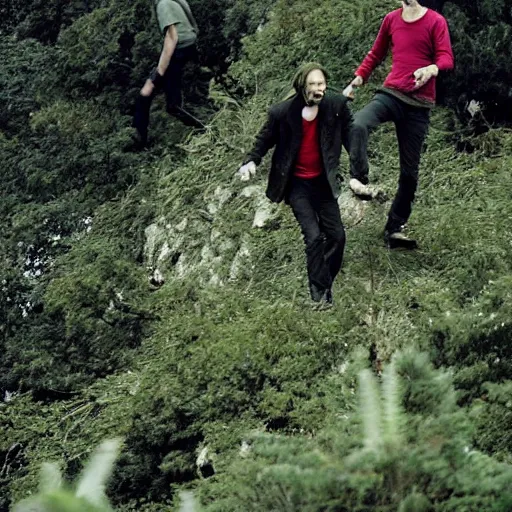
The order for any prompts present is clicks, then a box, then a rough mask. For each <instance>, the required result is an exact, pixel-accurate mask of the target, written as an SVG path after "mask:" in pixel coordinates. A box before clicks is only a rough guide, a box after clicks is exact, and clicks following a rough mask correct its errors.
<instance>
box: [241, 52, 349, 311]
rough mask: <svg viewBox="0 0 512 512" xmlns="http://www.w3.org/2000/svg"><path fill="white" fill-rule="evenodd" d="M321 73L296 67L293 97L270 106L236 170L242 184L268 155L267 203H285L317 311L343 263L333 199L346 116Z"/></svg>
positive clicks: (313, 65) (315, 67)
mask: <svg viewBox="0 0 512 512" xmlns="http://www.w3.org/2000/svg"><path fill="white" fill-rule="evenodd" d="M327 78H328V77H327V71H326V70H325V69H324V68H323V67H322V66H321V65H320V64H318V63H317V62H308V63H306V64H304V65H302V66H301V67H300V68H299V69H298V71H297V74H296V75H295V78H294V80H293V89H294V90H293V93H292V94H291V95H289V97H288V98H287V99H285V100H284V101H281V102H280V103H277V104H275V105H273V106H272V107H271V108H270V110H269V113H268V117H267V121H266V123H265V124H264V125H263V127H262V128H261V130H260V131H259V133H258V135H257V136H256V142H255V144H254V147H253V148H252V150H251V151H250V152H249V154H248V155H247V157H246V159H245V163H244V164H243V165H242V166H241V167H240V169H238V175H239V177H240V179H241V180H243V181H247V180H249V179H250V177H251V176H252V175H254V174H255V172H256V166H257V165H259V164H260V163H261V161H262V159H263V157H264V156H265V155H266V154H267V153H268V152H269V151H270V150H271V149H272V148H275V149H274V152H273V154H272V164H271V166H270V172H269V175H268V182H267V191H266V193H267V197H268V198H269V199H270V200H271V201H273V202H275V203H279V202H281V201H283V200H284V201H285V202H286V203H288V204H289V205H290V206H291V208H292V210H293V213H294V215H295V218H296V219H297V221H298V223H299V225H300V228H301V231H302V235H303V237H304V243H305V246H306V261H307V270H308V278H309V279H308V280H309V291H310V293H311V298H312V299H313V301H315V302H317V303H319V304H320V305H321V306H324V305H331V304H332V302H333V297H332V285H333V282H334V279H335V277H336V275H337V274H338V272H339V271H340V268H341V264H342V261H343V251H344V248H345V229H344V227H343V223H342V221H341V216H340V210H339V207H338V202H337V200H336V198H337V197H338V194H339V191H340V187H339V181H340V179H339V163H340V157H341V151H342V146H344V147H345V148H346V149H347V150H348V146H349V137H350V126H351V124H352V114H351V112H350V109H349V108H348V106H347V103H348V101H347V98H346V97H345V96H343V95H342V94H336V93H331V92H327V90H326V89H327Z"/></svg>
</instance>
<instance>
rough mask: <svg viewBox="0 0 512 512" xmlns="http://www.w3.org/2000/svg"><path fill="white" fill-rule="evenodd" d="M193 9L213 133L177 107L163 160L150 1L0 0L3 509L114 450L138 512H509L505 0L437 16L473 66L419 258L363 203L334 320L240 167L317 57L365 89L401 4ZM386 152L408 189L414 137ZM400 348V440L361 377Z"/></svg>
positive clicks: (437, 119) (445, 133) (393, 414)
mask: <svg viewBox="0 0 512 512" xmlns="http://www.w3.org/2000/svg"><path fill="white" fill-rule="evenodd" d="M190 3H191V5H192V8H193V10H194V12H195V13H196V14H197V18H198V21H199V23H200V26H201V27H200V28H201V30H202V32H201V48H200V50H201V66H202V68H201V69H200V70H198V69H197V68H196V69H195V70H190V73H191V75H190V80H191V79H192V76H194V80H195V81H194V86H193V87H191V88H190V89H189V90H188V96H187V99H188V101H189V103H190V104H191V105H192V108H193V109H195V110H196V111H197V112H199V113H200V114H201V115H204V116H205V117H206V116H209V127H208V130H207V131H206V132H205V133H203V134H197V133H193V132H190V131H189V129H187V128H185V127H183V126H182V125H180V124H179V123H178V122H176V121H173V120H172V119H171V118H169V117H168V116H166V114H165V113H164V112H163V109H162V108H161V104H159V102H158V101H157V102H156V105H155V108H154V110H153V112H152V130H153V133H154V142H153V146H152V148H151V149H150V150H149V151H147V152H144V153H140V154H138V153H132V152H130V151H128V150H127V149H128V146H129V142H130V134H131V128H130V116H131V109H132V107H133V101H134V98H135V96H136V94H137V91H138V87H140V85H141V83H142V80H143V79H144V76H145V74H146V73H147V72H148V70H149V69H150V67H151V65H152V64H153V63H154V62H155V59H156V58H157V55H158V51H159V47H160V41H159V37H160V36H159V34H158V31H157V30H156V28H155V26H154V20H153V19H152V16H153V14H152V6H151V4H150V3H149V2H146V1H145V0H137V1H136V2H128V3H127V2H126V1H125V0H104V1H103V0H102V1H96V0H94V1H88V2H72V3H69V2H65V3H63V2H61V1H54V2H46V3H45V5H44V6H43V5H42V4H40V3H39V2H23V3H19V2H18V3H16V2H15V3H10V4H9V6H8V7H0V14H2V16H0V19H1V21H0V23H1V25H0V51H1V53H2V56H4V66H3V67H2V69H1V70H0V158H1V161H2V162H3V164H4V166H3V170H4V173H3V180H2V182H1V183H0V194H1V196H0V197H1V199H0V283H1V286H0V391H1V396H2V399H3V401H2V402H0V411H1V415H0V432H2V436H0V484H2V485H1V487H0V489H1V491H0V511H2V512H3V511H7V510H9V507H10V506H11V505H12V504H13V503H15V502H18V501H19V500H21V499H22V498H24V497H26V496H27V494H28V493H29V492H33V491H34V490H35V489H36V487H37V482H38V471H39V466H40V464H41V462H43V461H60V463H61V467H62V470H63V473H64V475H65V477H66V478H68V479H74V478H75V477H76V476H77V475H78V474H79V473H80V470H81V468H82V466H83V464H84V461H85V460H86V459H87V455H88V454H89V453H90V450H91V449H92V448H93V447H94V446H97V445H98V444H99V443H100V442H101V441H102V440H103V439H105V438H112V437H116V436H122V437H123V438H124V439H125V445H124V447H123V451H122V453H121V456H120V460H119V464H118V465H117V469H116V471H115V474H114V476H113V479H112V484H111V487H110V489H109V493H110V496H112V498H113V501H114V503H115V506H116V508H117V509H118V510H125V511H129V510H141V511H146V512H150V511H155V512H156V511H159V512H162V511H165V510H176V507H178V506H179V505H178V502H179V501H180V500H179V499H178V497H177V496H178V493H177V491H178V490H180V489H182V488H185V487H193V488H194V489H195V493H196V496H197V497H198V498H199V499H200V501H201V505H202V507H203V508H204V509H206V510H219V511H221V510H222V511H223V512H224V511H229V510H276V509H279V510H311V511H319V510H333V511H334V510H361V511H377V510H382V511H387V510H390V511H391V510H393V511H394V510H401V511H402V512H405V511H408V510H414V511H420V510H425V511H427V510H435V511H443V512H444V511H449V510H450V511H451V510H453V511H455V510H456V511H457V512H459V511H468V512H469V511H471V512H473V511H475V512H476V511H479V512H480V511H482V510H485V511H487V510H489V511H491V510H495V511H500V512H501V511H506V510H510V508H511V507H512V504H511V499H512V498H511V497H510V490H509V489H510V481H511V469H510V464H511V463H512V422H511V421H510V420H511V414H510V388H511V375H512V368H511V365H512V354H511V348H510V338H511V323H510V318H511V317H512V296H511V292H510V289H511V279H510V274H511V270H512V269H511V265H512V264H511V262H512V258H511V256H512V255H511V252H512V246H511V245H510V240H511V239H512V228H511V226H510V219H511V218H512V203H511V201H510V193H509V187H508V183H509V182H510V167H511V164H512V157H510V156H509V155H511V154H512V152H511V149H512V136H511V134H510V133H509V130H508V123H510V120H511V119H512V115H509V113H510V112H509V111H508V110H507V108H508V107H507V105H508V103H507V101H508V100H507V99H506V98H507V97H508V96H507V95H508V90H507V89H506V87H508V86H506V84H507V83H508V82H509V80H508V78H509V67H510V64H509V63H508V61H506V59H505V58H504V57H503V55H508V54H509V53H510V52H509V51H508V53H507V48H509V46H510V42H511V41H512V39H511V36H510V30H509V29H510V25H511V20H510V16H509V12H508V10H507V9H508V8H507V4H506V2H504V1H502V2H489V1H483V0H479V1H477V2H462V1H459V2H454V3H451V2H446V3H445V4H444V5H438V6H437V7H439V8H441V7H442V8H443V12H444V14H445V15H446V16H447V18H448V20H449V22H450V28H451V31H452V36H453V40H454V48H455V53H456V58H457V69H456V71H455V72H454V73H452V74H451V75H447V76H445V77H443V84H442V86H441V87H442V91H441V92H442V96H443V97H444V103H445V104H446V107H444V108H440V109H438V110H436V112H435V113H434V115H433V120H432V123H431V131H430V134H429V138H428V143H427V149H426V152H425V154H424V155H423V159H422V169H421V173H420V176H421V183H420V193H419V195H418V199H417V204H416V206H415V210H414V214H413V217H412V218H411V223H410V226H409V229H411V230H412V231H413V232H414V234H415V236H416V237H417V238H418V239H419V240H420V242H421V246H420V249H419V250H418V251H416V252H413V253H395V252H391V253H390V252H388V251H387V250H386V249H385V248H384V246H383V245H380V240H381V234H382V230H383V225H384V221H385V213H386V211H387V205H385V204H384V205H380V204H377V203H372V204H362V203H358V202H356V201H355V200H353V199H352V198H351V197H350V196H349V195H348V193H344V194H343V195H342V198H341V206H342V215H343V219H344V221H345V224H346V225H347V235H348V243H347V253H346V261H345V266H344V273H343V274H342V275H340V277H339V279H338V281H337V283H336V288H335V290H334V291H335V299H336V306H335V308H334V310H332V311H330V312H322V313H319V312H315V311H312V310H311V309H310V307H309V306H308V303H307V297H306V285H305V284H306V283H305V281H306V277H305V271H304V261H303V248H302V241H301V240H300V234H299V232H298V229H297V226H296V223H295V221H294V219H293V218H292V215H291V213H290V211H289V209H288V208H287V207H286V206H284V205H280V206H278V207H272V208H270V210H269V211H268V212H267V213H268V214H269V215H270V217H269V218H268V219H267V221H266V222H265V225H264V227H263V228H251V225H252V223H253V219H254V216H255V212H257V211H258V212H259V211H260V209H261V208H266V207H267V206H268V203H267V202H266V200H265V199H264V198H262V191H261V187H262V185H263V184H264V182H265V169H266V167H265V164H263V165H262V166H261V167H260V168H259V170H258V176H257V178H256V180H255V182H254V183H251V184H250V186H249V187H245V188H244V187H243V185H242V184H241V183H240V182H238V181H237V180H236V179H235V178H234V171H235V169H236V168H237V166H238V165H239V163H241V161H242V160H243V156H244V154H245V151H246V150H247V149H248V148H249V146H250V145H251V143H252V141H253V138H254V135H255V133H256V132H257V130H258V128H259V126H260V125H261V122H262V121H263V119H264V117H265V114H266V108H267V107H268V105H269V104H270V103H272V102H275V101H276V100H277V99H279V98H281V97H282V96H283V95H284V94H285V93H286V92H287V91H288V89H289V82H290V78H291V76H292V74H293V71H294V68H295V67H296V65H297V64H298V63H301V62H303V61H305V60H311V59H314V60H319V61H321V62H322V63H323V64H324V65H325V66H326V67H327V68H328V69H329V70H331V73H332V80H331V84H330V85H332V86H335V87H340V88H341V87H342V86H343V85H345V84H346V83H348V81H349V80H350V79H351V75H352V71H353V70H354V69H355V67H356V65H357V64H358V62H359V61H360V60H361V58H362V57H363V56H364V54H365V53H366V52H367V51H368V48H369V46H370V44H371V42H372V38H373V37H374V35H375V34H376V31H377V29H378V26H379V23H380V20H381V19H382V16H383V15H384V13H385V12H387V11H388V10H390V9H392V8H395V7H396V4H395V3H394V2H391V1H388V0H382V1H374V0H372V1H364V2H359V3H353V2H348V1H339V0H337V1H334V0H322V1H321V2H318V3H317V4H315V5H312V4H311V3H308V2H303V1H302V0H301V1H293V2H290V1H288V0H278V1H277V2H272V1H270V0H269V1H268V2H252V1H245V0H244V1H242V0H218V1H216V2H208V3H204V2H193V1H191V2H190ZM439 4H442V2H439ZM220 32H222V34H223V35H222V37H220V36H219V33H220ZM469 41H470V42H471V44H469ZM507 73H508V74H507ZM384 74H385V66H384V67H383V68H381V69H379V70H377V72H376V73H375V76H374V78H373V81H372V85H370V86H369V87H367V88H365V89H364V90H363V91H361V94H360V95H359V96H358V98H357V100H356V102H355V103H354V105H353V109H354V110H357V109H358V108H360V107H361V106H362V105H363V104H364V103H365V102H366V101H367V100H368V99H369V98H370V95H371V93H372V91H373V88H374V87H375V86H376V85H378V84H379V83H380V81H381V79H382V78H383V76H384ZM212 77H214V78H215V80H213V81H212V82H211V83H210V84H208V80H209V79H210V78H212ZM475 77H476V78H475ZM507 77H508V78H507ZM477 78H478V79H477ZM468 84H470V86H471V87H469V85H468ZM208 86H209V99H206V97H205V96H206V90H207V88H208ZM475 88H476V89H475ZM491 91H494V92H493V93H492V94H493V98H494V99H499V101H502V102H503V103H499V105H501V106H500V107H499V115H494V114H493V113H492V112H493V107H492V105H490V103H489V101H488V98H487V96H486V95H487V94H490V93H491ZM472 99H474V100H475V101H480V102H481V111H480V113H477V114H476V115H475V116H474V117H471V115H470V114H469V113H468V111H467V106H468V105H467V104H468V103H469V101H471V100H472ZM213 110H215V114H213V113H212V112H213ZM370 149H371V155H370V157H371V163H372V170H371V178H372V180H374V181H378V182H379V184H380V185H381V186H382V187H384V188H385V189H386V190H387V191H388V192H389V193H390V194H392V193H393V191H394V189H395V186H396V178H397V164H398V159H397V150H396V148H395V140H394V133H393V131H392V128H390V127H384V128H383V129H381V130H380V131H378V133H376V134H375V135H374V136H373V137H372V142H371V146H370ZM461 150H462V151H461ZM343 163H344V168H345V170H346V168H347V160H346V159H345V161H344V162H343ZM345 173H346V171H345ZM263 205H265V206H263ZM156 270H158V272H160V273H161V274H162V275H163V276H164V278H165V283H164V284H163V286H161V287H159V288H157V287H156V286H154V285H152V284H150V283H149V282H148V281H149V280H148V277H150V276H151V275H153V272H154V271H156ZM397 351H401V352H402V355H401V356H400V357H397V359H396V360H395V363H394V365H395V368H396V375H395V374H394V373H393V372H392V371H391V374H390V375H391V377H390V378H389V379H386V377H385V376H383V380H384V384H383V389H382V394H383V396H384V397H385V401H384V406H385V407H384V409H383V411H382V412H383V418H384V419H383V420H382V423H380V425H382V429H380V430H379V429H378V428H377V427H378V426H379V421H378V417H377V415H376V414H377V411H378V410H379V403H380V402H379V400H380V399H379V395H378V392H377V388H378V387H379V386H378V385H377V384H375V383H373V384H372V382H373V381H372V379H371V378H370V377H369V376H368V374H366V375H367V377H366V378H365V379H366V380H365V381H364V382H366V383H367V384H368V386H369V390H368V392H367V393H366V394H365V396H364V397H363V402H362V403H363V407H362V408H361V407H359V406H358V401H357V399H356V397H357V393H358V390H360V389H362V387H361V386H359V385H358V383H357V375H359V373H360V371H361V370H363V369H365V368H371V369H372V370H373V371H374V372H376V373H378V374H380V371H381V369H382V368H385V369H386V368H392V365H391V361H392V360H393V354H395V353H396V352H397ZM384 375H386V373H384ZM386 382H387V383H388V384H386ZM399 384H400V386H401V387H402V389H401V391H400V393H398V391H397V392H395V391H393V390H394V389H395V387H397V386H398V385H399ZM397 389H398V388H397ZM372 404H374V405H375V406H374V407H373V406H372ZM361 413H363V414H361ZM365 418H366V419H365ZM365 421H366V424H367V429H366V430H364V429H362V424H364V422H365ZM372 425H373V426H374V429H373V430H372V429H371V428H370V427H371V426H372ZM390 429H391V430H390ZM361 432H366V433H365V434H364V435H361ZM397 436H400V437H397ZM398 439H400V442H399V441H398ZM507 493H508V494H507Z"/></svg>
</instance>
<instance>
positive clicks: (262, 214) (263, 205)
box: [252, 198, 275, 228]
mask: <svg viewBox="0 0 512 512" xmlns="http://www.w3.org/2000/svg"><path fill="white" fill-rule="evenodd" d="M274 212H275V205H274V204H272V203H271V202H269V201H268V199H266V198H265V199H264V200H262V201H260V202H259V203H258V206H257V208H256V213H255V214H254V219H253V221H252V227H253V228H262V227H264V226H265V225H266V224H267V222H268V221H269V220H270V219H271V218H272V217H273V215H274Z"/></svg>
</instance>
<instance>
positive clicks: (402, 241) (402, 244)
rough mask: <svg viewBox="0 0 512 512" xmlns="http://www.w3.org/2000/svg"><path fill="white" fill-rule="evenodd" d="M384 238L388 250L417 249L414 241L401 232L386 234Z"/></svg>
mask: <svg viewBox="0 0 512 512" xmlns="http://www.w3.org/2000/svg"><path fill="white" fill-rule="evenodd" d="M384 238H385V240H386V243H387V245H388V247H389V249H416V248H417V247H418V243H417V242H416V240H414V239H413V238H410V237H408V236H407V235H406V234H405V233H402V232H401V231H395V232H393V233H388V232H386V233H385V234H384Z"/></svg>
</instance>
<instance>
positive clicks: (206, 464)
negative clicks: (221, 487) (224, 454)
mask: <svg viewBox="0 0 512 512" xmlns="http://www.w3.org/2000/svg"><path fill="white" fill-rule="evenodd" d="M196 466H197V470H198V472H199V474H200V475H201V476H202V477H203V478H208V477H210V476H213V475H214V474H215V469H214V468H213V462H212V460H211V458H210V455H209V452H208V447H207V446H205V447H204V448H203V449H202V450H201V452H200V453H199V455H198V456H197V459H196Z"/></svg>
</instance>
